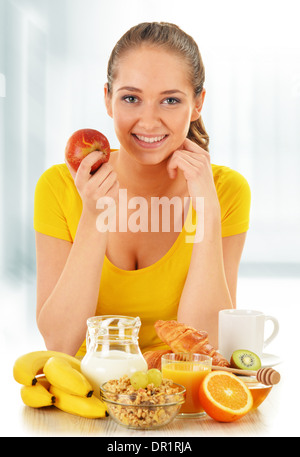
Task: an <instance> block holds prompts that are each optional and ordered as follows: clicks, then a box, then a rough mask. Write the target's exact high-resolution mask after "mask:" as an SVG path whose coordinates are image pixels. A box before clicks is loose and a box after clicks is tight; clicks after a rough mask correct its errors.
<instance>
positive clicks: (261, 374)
mask: <svg viewBox="0 0 300 457" xmlns="http://www.w3.org/2000/svg"><path fill="white" fill-rule="evenodd" d="M211 368H212V370H222V371H229V372H231V373H235V374H240V375H243V376H255V377H256V379H257V381H259V382H261V383H262V384H265V385H266V386H273V385H275V384H278V383H279V381H280V374H279V373H278V371H276V370H274V369H273V368H270V367H269V368H260V369H259V370H257V371H252V370H239V369H238V368H228V367H219V366H218V365H213V366H212V367H211Z"/></svg>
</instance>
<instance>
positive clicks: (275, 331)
mask: <svg viewBox="0 0 300 457" xmlns="http://www.w3.org/2000/svg"><path fill="white" fill-rule="evenodd" d="M267 321H272V322H273V332H272V333H271V335H270V336H269V338H267V339H266V340H265V341H264V348H265V347H266V346H268V344H270V343H271V341H273V340H274V338H275V337H276V336H277V334H278V332H279V323H278V320H277V319H276V318H275V317H273V316H265V323H266V322H267Z"/></svg>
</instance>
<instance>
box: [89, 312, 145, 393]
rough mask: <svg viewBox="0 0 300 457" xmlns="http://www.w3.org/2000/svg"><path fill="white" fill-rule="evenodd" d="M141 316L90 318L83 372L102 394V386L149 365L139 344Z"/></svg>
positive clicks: (94, 387)
mask: <svg viewBox="0 0 300 457" xmlns="http://www.w3.org/2000/svg"><path fill="white" fill-rule="evenodd" d="M140 326H141V321H140V318H139V317H129V316H95V317H90V318H89V319H88V320H87V334H86V349H87V352H86V355H85V356H84V358H83V359H82V361H81V371H82V373H83V374H84V375H85V376H86V377H87V378H88V380H89V381H90V383H91V384H92V386H93V389H94V393H95V395H96V396H98V397H99V396H100V386H101V385H102V384H103V383H104V382H106V381H109V380H110V379H119V378H120V377H121V376H123V375H125V374H127V375H128V376H131V375H132V373H134V372H135V371H146V370H147V368H148V366H147V363H146V361H145V359H144V357H143V355H142V353H141V350H140V348H139V345H138V333H139V330H140Z"/></svg>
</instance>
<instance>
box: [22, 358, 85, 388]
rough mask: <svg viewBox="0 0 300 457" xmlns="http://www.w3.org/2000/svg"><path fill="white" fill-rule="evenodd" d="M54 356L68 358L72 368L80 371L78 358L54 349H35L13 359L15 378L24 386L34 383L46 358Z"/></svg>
mask: <svg viewBox="0 0 300 457" xmlns="http://www.w3.org/2000/svg"><path fill="white" fill-rule="evenodd" d="M54 356H55V357H61V358H63V359H65V360H68V361H69V362H70V363H71V365H72V367H73V368H75V369H76V370H78V371H80V360H78V359H76V358H75V357H72V356H71V355H68V354H64V353H63V352H56V351H35V352H28V353H27V354H24V355H22V356H20V357H19V358H18V359H17V360H16V361H15V364H14V367H13V376H14V378H15V380H16V381H17V382H19V383H20V384H23V385H25V386H33V385H35V384H36V382H37V379H36V375H37V374H38V373H41V372H42V370H43V368H44V365H45V363H46V362H47V360H48V359H50V357H54Z"/></svg>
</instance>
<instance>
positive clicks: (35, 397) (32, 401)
mask: <svg viewBox="0 0 300 457" xmlns="http://www.w3.org/2000/svg"><path fill="white" fill-rule="evenodd" d="M21 398H22V400H23V402H24V403H25V405H27V406H31V407H32V408H42V407H44V406H51V405H53V404H54V403H55V396H54V395H53V394H51V393H50V392H48V390H47V389H45V387H44V386H43V385H42V384H40V383H39V382H37V383H36V384H35V385H34V386H22V387H21Z"/></svg>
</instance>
